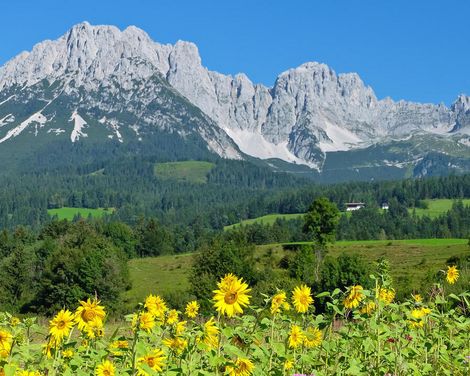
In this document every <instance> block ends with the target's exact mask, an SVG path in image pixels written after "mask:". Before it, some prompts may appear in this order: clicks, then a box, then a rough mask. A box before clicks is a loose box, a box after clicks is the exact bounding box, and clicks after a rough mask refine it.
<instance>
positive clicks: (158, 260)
mask: <svg viewBox="0 0 470 376" xmlns="http://www.w3.org/2000/svg"><path fill="white" fill-rule="evenodd" d="M191 261H192V254H182V255H171V256H160V257H148V258H143V259H133V260H130V261H129V263H128V265H129V273H130V278H131V281H132V289H131V290H129V291H128V292H127V293H126V300H127V301H128V303H129V305H130V306H132V307H134V306H135V305H136V304H137V303H139V302H142V301H143V300H144V299H145V297H146V296H147V295H148V294H150V293H154V294H155V293H157V294H163V295H164V294H168V293H171V292H178V291H185V290H187V289H188V287H189V271H190V269H191Z"/></svg>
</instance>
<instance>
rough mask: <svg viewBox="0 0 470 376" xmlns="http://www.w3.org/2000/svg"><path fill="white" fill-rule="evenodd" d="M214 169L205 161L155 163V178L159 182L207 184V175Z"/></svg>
mask: <svg viewBox="0 0 470 376" xmlns="http://www.w3.org/2000/svg"><path fill="white" fill-rule="evenodd" d="M214 167H215V164H214V163H211V162H205V161H180V162H165V163H156V164H155V167H154V173H155V176H156V177H157V178H159V179H161V180H174V181H179V182H188V183H194V184H205V183H207V174H208V173H209V172H210V171H211V170H212V169H213V168H214Z"/></svg>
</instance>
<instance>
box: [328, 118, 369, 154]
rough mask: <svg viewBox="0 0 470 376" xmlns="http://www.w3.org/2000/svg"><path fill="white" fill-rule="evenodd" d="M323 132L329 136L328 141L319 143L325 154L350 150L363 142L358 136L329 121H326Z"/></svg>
mask: <svg viewBox="0 0 470 376" xmlns="http://www.w3.org/2000/svg"><path fill="white" fill-rule="evenodd" d="M323 130H324V131H325V133H326V134H327V136H328V139H322V140H321V141H320V142H319V146H320V149H321V150H322V151H323V152H332V151H344V150H349V149H352V148H354V147H355V146H356V147H357V146H358V145H359V144H360V143H361V142H363V140H361V139H360V138H359V136H358V135H356V134H354V133H353V132H351V131H349V130H348V129H345V128H341V127H339V126H337V125H335V124H332V123H330V122H328V121H325V128H323Z"/></svg>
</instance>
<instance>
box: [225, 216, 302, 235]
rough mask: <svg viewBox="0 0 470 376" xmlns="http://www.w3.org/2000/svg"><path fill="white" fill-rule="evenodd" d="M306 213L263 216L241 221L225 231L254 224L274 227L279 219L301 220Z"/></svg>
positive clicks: (227, 227) (226, 227)
mask: <svg viewBox="0 0 470 376" xmlns="http://www.w3.org/2000/svg"><path fill="white" fill-rule="evenodd" d="M303 215H305V213H295V214H268V215H263V216H262V217H257V218H252V219H245V220H244V221H241V222H239V223H235V224H233V225H229V226H225V227H224V230H225V231H227V230H231V229H234V228H237V227H240V226H247V225H252V224H254V223H262V224H265V225H272V224H273V223H274V222H276V220H277V219H285V220H290V219H299V218H301V217H302V216H303Z"/></svg>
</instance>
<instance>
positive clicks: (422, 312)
mask: <svg viewBox="0 0 470 376" xmlns="http://www.w3.org/2000/svg"><path fill="white" fill-rule="evenodd" d="M429 313H431V310H430V309H429V308H426V307H421V308H416V309H413V310H412V311H411V317H413V318H414V319H416V320H419V319H421V318H423V317H424V316H426V315H428V314H429Z"/></svg>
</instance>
